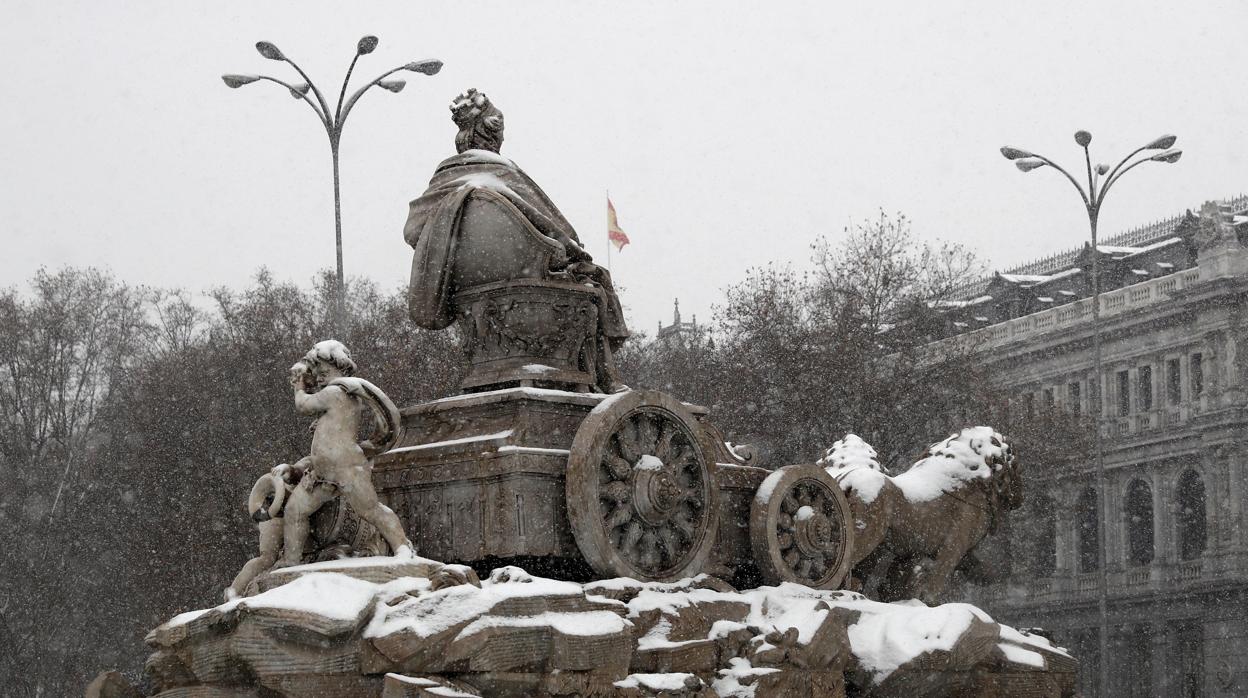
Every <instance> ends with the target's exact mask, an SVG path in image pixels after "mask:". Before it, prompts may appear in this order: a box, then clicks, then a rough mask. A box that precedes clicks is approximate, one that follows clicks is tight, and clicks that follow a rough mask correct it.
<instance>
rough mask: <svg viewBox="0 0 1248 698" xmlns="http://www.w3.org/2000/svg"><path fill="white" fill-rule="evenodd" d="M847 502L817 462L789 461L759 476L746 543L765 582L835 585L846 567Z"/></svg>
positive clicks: (849, 538)
mask: <svg viewBox="0 0 1248 698" xmlns="http://www.w3.org/2000/svg"><path fill="white" fill-rule="evenodd" d="M852 521H853V516H852V515H851V514H850V510H849V502H848V501H847V500H846V499H845V495H844V494H843V493H842V492H841V488H840V486H838V485H837V483H836V480H835V479H833V477H832V476H831V475H829V474H828V473H827V471H825V470H824V469H823V468H822V467H820V466H818V465H788V466H785V467H783V468H780V469H779V470H777V471H775V472H774V473H772V474H771V475H768V476H767V479H766V480H763V484H762V485H760V486H759V488H758V492H757V493H756V494H755V496H754V501H753V503H751V505H750V543H751V545H752V546H753V549H754V559H755V561H756V562H757V564H758V568H759V571H760V572H762V575H763V579H764V580H766V582H767V583H769V584H779V583H780V582H796V583H798V584H805V585H806V586H808V587H813V588H815V589H836V588H838V587H839V586H840V584H841V582H842V581H843V580H844V579H845V575H846V574H847V573H848V572H849V565H850V558H849V555H850V551H852V550H853V546H854V530H853V526H852V525H851V522H852Z"/></svg>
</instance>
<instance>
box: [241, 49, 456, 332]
mask: <svg viewBox="0 0 1248 698" xmlns="http://www.w3.org/2000/svg"><path fill="white" fill-rule="evenodd" d="M377 41H378V40H377V37H375V36H366V37H364V38H362V39H360V41H359V43H357V44H356V48H355V57H354V58H352V59H351V65H350V67H348V68H347V75H346V77H344V78H343V80H342V89H341V91H339V93H338V105H337V107H335V109H334V110H333V111H330V109H329V104H328V103H327V102H326V101H325V97H324V96H323V95H322V94H321V91H320V90H319V89H317V87H316V85H315V84H313V83H312V80H311V79H309V78H308V75H307V73H305V72H303V69H302V68H300V67H299V66H298V65H297V64H296V63H295V62H294V61H292V60H290V59H289V58H287V57H286V54H284V53H282V52H281V51H280V50H279V49H278V48H277V46H274V45H273V44H271V43H269V42H267V41H261V42H258V43H257V44H256V50H257V51H259V52H260V55H261V56H264V57H265V58H267V59H269V60H271V61H282V62H285V63H289V64H290V67H292V68H294V69H295V72H297V73H299V77H300V78H302V79H303V82H300V83H294V84H292V83H288V82H286V81H284V80H279V79H277V78H274V77H270V76H268V75H232V74H231V75H222V76H221V79H222V80H223V81H224V82H225V84H226V85H227V86H228V87H232V88H238V87H242V86H243V85H249V84H251V83H253V82H259V81H262V80H267V81H268V82H272V83H277V84H278V85H281V86H282V87H284V88H286V89H287V90H289V91H290V95H291V96H292V97H294V98H295V99H302V100H303V101H305V102H307V103H308V106H310V107H312V111H314V112H316V116H317V118H318V119H320V120H321V125H322V126H324V127H325V134H326V135H327V136H329V150H330V154H331V155H332V156H333V163H334V240H335V243H336V245H337V254H338V269H337V272H338V273H337V277H336V281H335V289H334V308H333V320H334V332H335V333H337V334H338V335H340V336H341V335H342V334H344V333H345V331H346V318H345V317H344V314H343V303H344V298H345V283H344V281H343V273H342V196H341V193H340V190H339V185H338V146H339V143H340V142H341V141H342V127H343V124H345V123H346V120H347V116H348V115H349V114H350V113H351V108H352V107H354V106H355V103H356V102H357V101H359V99H360V97H361V96H362V95H363V94H364V93H365V92H367V91H368V89H369V88H370V87H373V86H374V85H376V86H378V87H381V88H382V89H384V90H389V91H390V92H399V91H401V90H402V89H403V87H404V86H405V85H406V84H407V83H406V81H404V80H401V79H397V78H396V79H390V80H388V79H387V78H389V77H390V76H391V75H393V74H395V73H397V72H399V71H402V70H408V71H411V72H414V73H422V74H424V75H435V74H436V73H437V72H438V71H439V70H441V69H442V61H439V60H437V59H427V60H423V61H412V62H411V63H406V64H404V65H401V66H399V67H397V68H394V69H392V70H388V71H386V72H385V73H382V74H381V75H379V76H377V77H376V78H374V79H372V80H370V81H369V82H368V83H367V84H366V85H364V86H363V87H361V88H360V89H358V90H356V91H355V92H354V93H353V94H352V95H351V97H350V98H349V99H348V98H346V95H347V84H348V83H350V82H351V73H352V71H354V70H355V63H356V61H358V60H360V56H364V55H367V54H370V53H372V52H373V51H374V50H375V49H376V48H377ZM309 92H311V95H309V94H308V93H309ZM314 98H315V99H314ZM344 99H345V102H344Z"/></svg>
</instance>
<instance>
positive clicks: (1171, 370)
mask: <svg viewBox="0 0 1248 698" xmlns="http://www.w3.org/2000/svg"><path fill="white" fill-rule="evenodd" d="M1179 366H1180V363H1179V360H1178V359H1170V360H1169V361H1167V362H1166V402H1167V403H1168V404H1171V405H1177V404H1179V402H1180V401H1181V400H1182V399H1183V382H1182V381H1183V377H1182V376H1181V375H1179Z"/></svg>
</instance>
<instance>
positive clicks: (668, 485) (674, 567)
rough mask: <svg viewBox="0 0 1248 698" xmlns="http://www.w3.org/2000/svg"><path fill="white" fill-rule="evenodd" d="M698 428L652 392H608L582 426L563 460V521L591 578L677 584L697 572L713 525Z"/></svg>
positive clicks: (714, 497) (715, 497)
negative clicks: (594, 574)
mask: <svg viewBox="0 0 1248 698" xmlns="http://www.w3.org/2000/svg"><path fill="white" fill-rule="evenodd" d="M710 453H711V451H710V450H709V449H708V448H707V446H706V444H705V443H704V439H703V435H702V429H701V427H700V426H699V425H698V422H697V420H696V419H695V418H694V416H693V415H692V414H690V412H689V410H688V409H686V408H685V406H684V405H683V404H682V403H681V402H680V401H679V400H677V399H675V398H673V397H671V396H670V395H667V394H665V393H661V392H658V391H655V390H633V391H629V392H626V393H621V394H619V395H613V396H611V397H609V398H607V399H606V400H604V401H603V402H602V404H600V405H598V407H596V408H595V409H594V410H593V412H590V413H589V416H587V417H586V418H585V421H583V422H582V423H581V426H580V428H579V429H578V430H577V432H576V438H575V440H574V441H573V443H572V452H571V455H569V457H568V472H567V478H566V488H567V505H568V521H569V523H570V524H571V526H572V535H573V537H574V538H575V539H576V545H577V547H578V548H580V550H581V554H582V555H584V556H585V561H586V562H588V563H589V565H590V567H592V568H593V569H594V571H595V572H597V573H598V574H601V575H604V576H607V577H632V578H634V579H639V580H642V581H665V582H666V581H675V580H677V579H681V578H684V577H689V576H692V575H695V574H697V573H698V572H700V571H701V569H702V566H703V564H704V563H705V562H706V558H707V556H708V555H709V554H710V552H711V547H712V546H714V544H715V536H716V533H717V532H718V527H719V487H718V486H717V485H716V483H715V472H714V470H713V468H714V465H713V461H712V459H711V457H710Z"/></svg>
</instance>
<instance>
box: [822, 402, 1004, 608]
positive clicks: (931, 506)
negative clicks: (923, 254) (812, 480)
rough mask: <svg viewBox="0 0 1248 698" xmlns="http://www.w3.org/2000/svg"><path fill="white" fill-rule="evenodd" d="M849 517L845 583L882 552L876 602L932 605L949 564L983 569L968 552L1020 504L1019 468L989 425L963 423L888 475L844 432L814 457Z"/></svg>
mask: <svg viewBox="0 0 1248 698" xmlns="http://www.w3.org/2000/svg"><path fill="white" fill-rule="evenodd" d="M821 463H823V464H824V465H825V466H826V467H827V469H828V472H829V473H830V474H831V475H832V476H833V477H834V478H836V479H837V481H838V482H839V483H840V485H841V489H842V490H843V491H844V492H845V496H846V498H848V499H849V504H850V509H851V510H852V512H853V515H854V526H855V529H856V530H855V536H854V540H855V543H854V550H853V557H852V560H853V573H852V577H851V581H850V585H851V586H852V587H857V588H862V586H863V585H864V584H865V583H866V581H867V577H868V575H870V574H871V572H872V571H873V570H875V568H876V567H877V566H879V565H880V564H881V562H882V561H883V560H884V559H886V558H888V557H890V556H891V558H892V560H891V562H890V563H888V564H887V566H886V568H885V570H884V571H883V573H882V575H880V576H879V578H878V579H876V580H873V581H876V582H878V594H879V597H880V600H882V601H895V600H899V599H910V598H918V599H920V600H922V601H923V602H924V603H928V604H932V603H936V602H937V599H938V597H939V596H940V594H941V593H942V592H943V591H944V589H945V586H946V584H947V583H948V581H949V577H950V575H952V574H953V572H954V570H955V569H959V570H962V571H964V572H966V573H967V574H968V576H970V577H972V578H974V577H976V576H977V575H979V574H980V573H981V572H985V570H987V569H988V566H987V565H985V564H984V563H983V561H980V560H978V559H976V558H975V556H974V552H973V549H974V548H975V546H976V545H978V544H979V543H980V541H982V540H983V539H984V538H985V537H987V536H989V535H991V534H993V533H995V532H996V530H997V527H998V525H999V524H1000V522H1001V518H1002V516H1003V515H1004V513H1005V512H1006V511H1009V510H1012V509H1016V508H1018V507H1019V506H1021V505H1022V502H1023V491H1022V479H1021V472H1020V466H1019V464H1018V461H1017V459H1016V458H1015V456H1014V452H1013V451H1012V450H1011V448H1010V445H1009V444H1008V443H1006V441H1005V438H1004V437H1003V436H1001V434H999V433H997V432H996V431H995V430H993V429H992V428H991V427H982V426H981V427H969V428H966V429H963V430H962V431H960V432H959V433H957V434H953V435H951V436H950V437H949V438H947V439H945V440H944V441H940V442H938V443H936V444H933V445H932V446H930V447H928V450H927V453H926V455H925V457H924V458H922V459H921V460H919V461H918V462H917V463H915V464H914V465H912V466H911V467H910V469H909V470H907V471H906V472H904V473H902V474H900V475H896V476H890V475H888V474H887V473H886V472H885V471H884V469H883V468H881V467H880V465H879V462H878V461H877V460H876V458H875V451H874V450H873V449H872V448H871V447H870V446H869V445H868V444H867V443H866V442H864V441H863V440H862V439H860V438H858V437H857V436H855V435H853V434H849V435H848V436H846V437H845V438H844V439H842V440H841V441H838V442H837V443H836V445H834V446H833V447H832V448H831V449H829V450H828V453H827V454H826V455H825V456H824V458H823V459H822V460H821Z"/></svg>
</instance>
